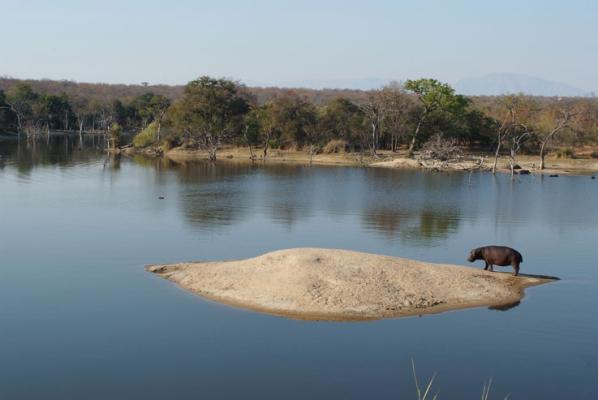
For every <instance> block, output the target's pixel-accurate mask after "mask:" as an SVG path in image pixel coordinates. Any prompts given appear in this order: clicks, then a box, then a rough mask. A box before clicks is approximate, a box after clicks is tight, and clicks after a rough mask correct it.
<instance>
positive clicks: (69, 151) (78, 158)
mask: <svg viewBox="0 0 598 400" xmlns="http://www.w3.org/2000/svg"><path fill="white" fill-rule="evenodd" d="M91 136H95V135H88V136H87V137H84V142H83V145H82V146H80V145H79V139H78V138H77V137H76V136H74V135H68V134H60V133H59V134H52V135H50V137H49V138H48V139H47V140H46V139H44V140H25V139H21V140H10V141H3V142H2V144H1V145H0V155H1V156H2V159H3V160H4V161H5V162H6V163H8V164H12V165H14V166H15V168H16V169H17V171H19V173H20V174H23V175H25V176H28V175H29V174H30V173H31V170H32V169H33V168H35V167H37V166H48V165H57V166H61V167H67V166H71V165H77V164H86V163H91V162H94V161H98V160H101V159H102V157H104V155H105V152H104V151H103V150H102V149H101V148H98V147H97V146H95V145H92V141H95V140H97V139H93V138H92V137H91Z"/></svg>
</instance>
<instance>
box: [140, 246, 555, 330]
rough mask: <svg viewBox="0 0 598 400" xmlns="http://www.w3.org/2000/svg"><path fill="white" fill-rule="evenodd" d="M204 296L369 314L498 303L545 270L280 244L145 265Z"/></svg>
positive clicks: (317, 312) (313, 314)
mask: <svg viewBox="0 0 598 400" xmlns="http://www.w3.org/2000/svg"><path fill="white" fill-rule="evenodd" d="M147 270H148V271H150V272H153V273H155V274H158V275H160V276H162V277H163V278H166V279H168V280H171V281H173V282H176V283H177V284H179V285H180V286H182V287H183V288H185V289H187V290H189V291H191V292H193V293H196V294H199V295H200V296H203V297H206V298H208V299H211V300H215V301H218V302H222V303H225V304H229V305H234V306H238V307H243V308H248V309H252V310H257V311H263V312H268V313H271V314H276V315H283V316H288V317H292V318H300V319H315V320H368V319H378V318H388V317H400V316H408V315H417V314H431V313H438V312H442V311H447V310H454V309H460V308H468V307H478V306H494V307H498V308H500V306H502V305H505V304H511V303H515V302H517V301H519V300H521V298H522V297H523V289H524V288H526V287H528V286H534V285H539V284H543V283H547V282H551V281H552V279H550V278H546V277H530V276H519V277H514V276H511V275H510V274H507V273H497V272H495V273H492V272H486V271H483V270H481V269H479V267H478V268H467V267H462V266H456V265H445V264H431V263H424V262H420V261H415V260H409V259H405V258H397V257H389V256H382V255H376V254H367V253H358V252H354V251H347V250H332V249H317V248H301V249H289V250H280V251H275V252H272V253H267V254H264V255H262V256H259V257H255V258H250V259H246V260H234V261H222V262H197V263H180V264H171V265H150V266H148V267H147Z"/></svg>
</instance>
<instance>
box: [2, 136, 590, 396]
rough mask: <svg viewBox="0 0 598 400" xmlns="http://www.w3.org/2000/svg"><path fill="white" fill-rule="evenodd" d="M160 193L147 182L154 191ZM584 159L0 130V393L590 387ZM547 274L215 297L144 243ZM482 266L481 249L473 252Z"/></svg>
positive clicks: (222, 252) (190, 250) (161, 249)
mask: <svg viewBox="0 0 598 400" xmlns="http://www.w3.org/2000/svg"><path fill="white" fill-rule="evenodd" d="M159 196H164V197H165V199H164V200H160V199H159V198H158V197H159ZM597 205H598V179H597V180H591V179H590V177H588V176H581V177H564V176H561V177H559V178H556V179H555V178H548V177H544V178H542V177H537V176H521V177H518V178H517V179H516V180H515V181H511V179H510V177H508V176H503V175H501V176H497V177H493V176H492V175H490V174H485V173H475V174H472V175H471V176H470V175H469V174H463V173H424V172H416V171H393V170H385V169H373V168H338V167H306V166H294V165H269V166H263V165H255V166H251V165H248V164H235V163H231V162H224V161H223V162H217V163H215V164H214V163H209V162H197V163H189V164H185V165H174V164H170V163H167V162H162V161H157V160H147V159H146V160H144V159H126V158H123V159H121V160H120V162H116V161H112V162H105V157H104V156H103V154H102V153H101V152H100V151H98V150H94V149H93V147H91V145H90V143H88V144H86V146H85V147H84V149H83V150H80V149H78V148H77V146H74V143H73V142H72V141H71V140H69V141H66V140H65V139H64V138H62V137H54V138H52V140H51V143H50V145H49V147H48V146H45V145H41V144H40V145H37V146H35V147H32V146H27V145H24V144H22V145H20V146H19V145H17V143H16V142H6V141H5V142H0V398H2V399H39V398H44V399H75V398H81V399H166V398H180V399H238V398H242V399H307V398H310V399H327V400H330V399H414V398H416V394H415V388H414V384H413V379H412V375H411V365H410V362H411V361H410V360H411V358H413V359H414V360H415V362H416V366H417V369H418V373H419V375H420V378H421V379H424V378H428V377H429V376H430V375H432V373H434V372H436V373H437V378H436V381H435V382H436V383H435V387H436V388H437V389H438V390H439V391H440V396H439V398H440V399H457V398H459V399H476V398H479V397H480V393H481V390H482V385H483V382H484V381H486V380H488V379H490V378H493V386H492V387H493V390H492V394H493V398H500V399H502V398H504V397H505V396H506V395H507V394H508V393H511V397H510V398H511V399H565V398H567V399H596V398H598V384H597V380H596V378H597V377H598V343H597V338H598V318H597V315H598V262H597V261H598V258H597V256H596V254H597V252H598V208H597ZM491 243H496V244H505V245H512V246H514V247H516V248H517V249H519V250H520V251H521V252H522V253H523V256H524V263H523V264H522V272H524V273H532V274H546V275H556V276H559V277H561V278H562V280H561V281H559V282H557V283H554V284H549V285H544V286H540V287H534V288H531V289H529V290H528V291H527V296H526V297H525V299H524V300H523V302H522V303H521V305H519V306H518V307H515V308H512V309H510V310H508V311H497V310H489V309H485V308H478V309H471V310H465V311H456V312H450V313H445V314H440V315H430V316H424V317H412V318H404V319H393V320H382V321H374V322H363V323H348V322H344V323H331V322H306V321H296V320H289V319H285V318H280V317H274V316H270V315H266V314H259V313H254V312H250V311H245V310H240V309H235V308H230V307H227V306H223V305H219V304H214V303H211V302H208V301H205V300H203V299H201V298H199V297H197V296H194V295H191V294H189V293H187V292H185V291H183V290H181V289H179V288H178V287H177V286H175V285H174V284H172V283H170V282H168V281H166V280H163V279H160V278H158V277H156V276H154V275H152V274H149V273H147V272H145V271H144V268H143V267H144V265H145V264H148V263H166V262H177V261H186V260H219V259H231V258H244V257H251V256H256V255H259V254H262V253H264V252H268V251H271V250H276V249H283V248H290V247H300V246H317V247H332V248H345V249H351V250H358V251H367V252H373V253H381V254H388V255H396V256H402V257H410V258H416V259H420V260H425V261H432V262H443V263H456V264H468V263H467V262H466V261H465V258H466V256H467V253H468V251H469V249H470V248H472V247H477V246H480V245H485V244H491ZM475 267H476V268H480V267H481V266H480V263H479V262H478V264H477V265H476V266H475Z"/></svg>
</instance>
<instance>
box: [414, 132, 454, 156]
mask: <svg viewBox="0 0 598 400" xmlns="http://www.w3.org/2000/svg"><path fill="white" fill-rule="evenodd" d="M461 153H462V152H461V147H460V146H459V145H458V143H457V140H456V139H453V138H445V137H444V136H443V135H442V134H440V133H437V134H435V135H434V136H432V137H431V138H430V139H428V141H427V142H426V143H424V145H423V146H422V149H421V152H420V157H421V158H422V159H426V160H439V161H450V160H455V159H458V158H459V157H461Z"/></svg>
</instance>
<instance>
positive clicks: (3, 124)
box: [0, 90, 15, 132]
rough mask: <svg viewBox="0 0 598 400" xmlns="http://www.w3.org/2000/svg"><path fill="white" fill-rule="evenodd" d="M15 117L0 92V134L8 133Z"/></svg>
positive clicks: (4, 96)
mask: <svg viewBox="0 0 598 400" xmlns="http://www.w3.org/2000/svg"><path fill="white" fill-rule="evenodd" d="M14 120H15V115H14V113H13V112H12V110H11V108H10V105H9V104H8V103H7V102H6V95H5V94H4V92H3V91H2V90H0V132H9V131H10V130H11V128H12V127H13V125H14V122H15V121H14Z"/></svg>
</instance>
